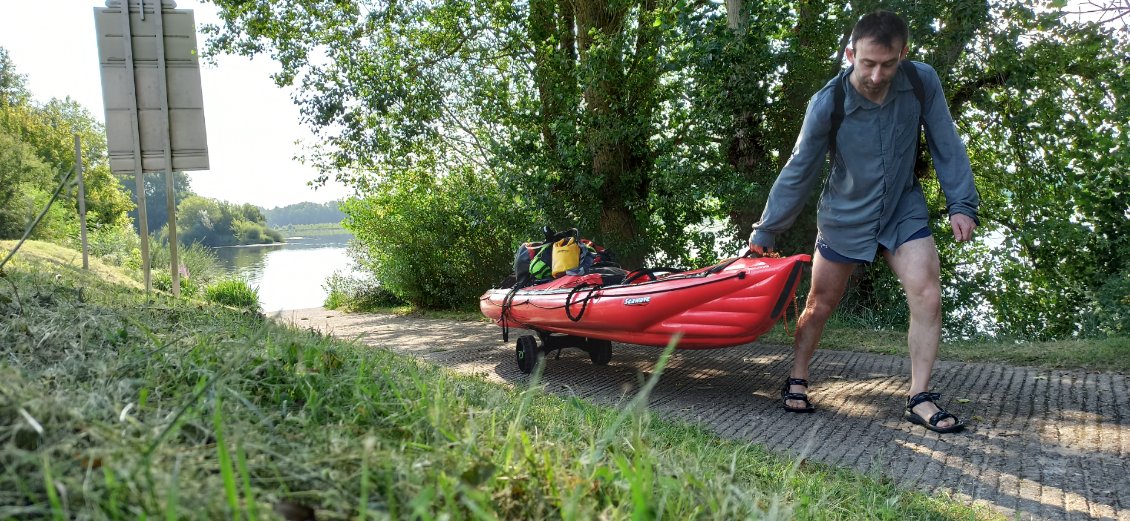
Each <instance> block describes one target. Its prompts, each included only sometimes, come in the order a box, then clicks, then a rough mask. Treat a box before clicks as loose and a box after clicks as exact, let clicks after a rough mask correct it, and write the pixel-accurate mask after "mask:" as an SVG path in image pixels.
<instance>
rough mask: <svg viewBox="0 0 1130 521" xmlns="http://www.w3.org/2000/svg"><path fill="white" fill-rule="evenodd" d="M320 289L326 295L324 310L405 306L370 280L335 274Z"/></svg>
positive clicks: (357, 309) (378, 283)
mask: <svg viewBox="0 0 1130 521" xmlns="http://www.w3.org/2000/svg"><path fill="white" fill-rule="evenodd" d="M322 288H323V289H325V290H326V293H327V294H326V301H325V303H324V304H323V306H325V307H326V309H342V310H348V311H369V310H373V309H378V308H387V307H394V306H403V305H404V304H406V302H404V300H402V299H400V298H399V297H397V296H396V295H395V294H393V293H392V292H391V291H389V290H388V289H387V288H385V287H384V286H382V285H381V283H380V282H378V281H377V280H376V279H372V278H368V279H357V278H353V277H350V276H348V275H343V274H341V273H336V272H335V273H334V274H333V275H331V276H330V277H329V278H328V279H326V283H325V284H323V285H322Z"/></svg>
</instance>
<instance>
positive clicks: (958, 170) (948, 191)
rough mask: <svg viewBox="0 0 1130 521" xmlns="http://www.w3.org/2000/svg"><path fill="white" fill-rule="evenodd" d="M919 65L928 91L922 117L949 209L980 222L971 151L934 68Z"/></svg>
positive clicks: (979, 200)
mask: <svg viewBox="0 0 1130 521" xmlns="http://www.w3.org/2000/svg"><path fill="white" fill-rule="evenodd" d="M916 65H917V66H918V70H919V76H921V77H922V83H923V84H924V87H925V91H926V110H925V113H924V114H923V116H922V117H923V120H924V121H925V123H926V143H927V144H928V145H929V147H930V156H931V157H932V158H933V160H934V170H935V171H936V172H937V174H938V183H939V184H941V186H942V193H944V194H945V196H946V211H947V212H948V213H949V215H953V214H955V213H960V214H965V215H968V216H969V217H972V218H973V220H974V221H975V222H980V221H979V220H978V217H977V209H978V207H979V206H980V203H981V199H980V196H979V195H978V194H977V188H976V187H975V186H974V184H973V169H972V167H971V166H970V164H969V154H968V153H967V152H966V151H965V143H963V142H962V141H961V138H960V137H959V136H958V135H957V126H956V125H955V124H954V122H953V118H952V117H951V116H950V111H949V106H947V105H946V99H945V96H944V95H942V82H941V80H940V79H939V78H938V73H937V72H936V71H935V70H934V68H933V67H930V66H929V65H925V64H916Z"/></svg>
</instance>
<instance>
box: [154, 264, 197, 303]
mask: <svg viewBox="0 0 1130 521" xmlns="http://www.w3.org/2000/svg"><path fill="white" fill-rule="evenodd" d="M152 282H153V289H157V290H160V291H164V292H166V293H172V291H173V277H172V275H170V274H169V271H168V270H155V271H154V272H153V278H152ZM179 282H180V295H181V296H182V297H195V296H196V295H197V294H199V293H200V285H199V284H197V283H196V281H195V280H193V279H191V278H189V277H185V276H184V275H183V274H182V275H181V277H180V280H179Z"/></svg>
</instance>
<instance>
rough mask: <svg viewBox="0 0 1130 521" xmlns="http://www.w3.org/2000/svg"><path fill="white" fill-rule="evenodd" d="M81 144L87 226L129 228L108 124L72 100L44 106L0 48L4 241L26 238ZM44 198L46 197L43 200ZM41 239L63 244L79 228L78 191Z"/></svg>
mask: <svg viewBox="0 0 1130 521" xmlns="http://www.w3.org/2000/svg"><path fill="white" fill-rule="evenodd" d="M76 134H77V135H78V136H79V138H80V140H81V145H82V147H81V152H82V158H83V162H84V164H83V179H84V184H85V188H86V208H87V220H88V222H89V223H90V224H91V225H92V226H102V225H107V226H117V225H120V224H122V223H125V222H128V221H127V217H126V211H127V210H128V209H129V208H130V204H131V203H130V200H129V198H128V196H127V195H126V194H125V193H124V192H122V190H121V189H120V187H119V185H118V182H117V180H116V179H114V177H113V176H112V175H111V174H110V169H109V163H108V159H107V157H106V136H105V133H104V131H103V128H102V125H101V124H100V123H99V122H98V121H97V120H96V119H95V118H94V116H92V115H91V114H90V113H89V112H88V111H87V110H86V109H85V108H83V107H82V106H81V105H79V104H78V102H76V101H74V100H72V99H70V98H68V99H65V100H59V99H52V100H50V101H48V102H47V103H44V104H39V103H36V102H34V101H33V100H32V99H31V93H30V92H29V91H27V88H26V80H25V78H24V77H23V76H22V75H20V74H19V73H18V72H17V71H16V70H15V66H14V65H13V64H12V63H11V60H10V59H9V58H8V54H7V52H6V51H4V50H3V49H0V238H5V237H7V238H10V237H18V236H20V235H22V233H23V231H24V229H25V228H26V226H27V224H28V223H29V222H30V221H31V219H32V217H33V216H35V215H37V214H38V213H39V212H40V211H42V209H43V207H44V206H43V205H44V204H45V203H46V202H47V200H48V199H49V197H50V194H52V193H54V192H55V189H56V188H57V187H58V184H59V182H60V181H62V179H63V177H65V175H66V174H67V173H69V172H72V171H73V170H74V165H75V148H74V136H75V135H76ZM44 194H46V196H45V195H44ZM55 205H56V206H57V208H58V210H56V209H54V208H53V209H52V210H51V213H50V214H48V215H47V217H46V221H45V222H44V223H43V224H42V225H41V227H40V228H39V229H37V230H36V232H35V235H34V236H35V237H41V238H51V239H54V240H64V239H65V238H66V237H67V236H68V234H69V232H70V231H71V230H77V224H78V216H77V214H78V190H77V189H76V188H75V185H74V184H73V182H72V184H71V185H69V186H68V187H67V189H65V190H64V191H63V192H62V194H61V196H60V198H59V200H58V201H56V203H55Z"/></svg>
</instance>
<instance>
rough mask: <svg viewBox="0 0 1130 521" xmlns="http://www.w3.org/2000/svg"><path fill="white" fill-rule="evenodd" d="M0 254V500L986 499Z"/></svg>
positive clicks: (463, 513) (327, 504) (913, 512)
mask: <svg viewBox="0 0 1130 521" xmlns="http://www.w3.org/2000/svg"><path fill="white" fill-rule="evenodd" d="M6 271H7V273H6V274H5V276H4V277H3V278H2V279H0V317H2V321H0V354H2V355H3V356H2V358H0V518H13V517H14V518H46V517H53V518H60V519H64V518H89V519H139V518H153V517H164V518H165V519H178V518H197V519H218V518H237V517H238V518H242V517H247V518H249V519H261V518H270V517H279V516H281V517H285V518H288V519H297V518H301V517H302V516H304V515H309V514H310V513H316V516H317V518H318V519H347V518H348V519H368V518H378V519H383V518H412V519H440V518H445V519H496V518H503V519H558V518H562V519H597V518H599V519H628V518H631V519H655V518H666V519H695V518H698V519H742V518H759V519H841V518H867V519H982V518H991V517H992V515H991V514H988V513H986V512H983V511H977V510H971V509H969V508H967V507H964V506H962V505H959V504H957V503H954V502H948V501H946V500H944V499H940V498H933V497H927V496H923V495H920V494H915V493H910V492H906V491H902V490H900V489H898V488H897V487H896V486H895V485H893V484H891V483H885V482H882V481H878V480H874V479H870V478H868V477H865V476H859V475H857V474H852V473H850V472H846V471H842V470H836V469H831V468H827V467H823V466H820V465H812V464H808V463H806V462H804V461H792V460H788V459H782V458H779V457H777V456H774V455H771V454H769V453H767V452H765V451H763V450H762V449H760V448H758V447H755V446H750V445H746V444H741V443H736V442H733V441H727V440H723V439H720V438H718V437H715V436H713V435H711V434H709V433H707V432H705V431H703V430H701V429H699V428H696V427H694V426H691V425H687V424H680V423H670V422H665V421H660V420H658V419H656V418H653V417H652V416H650V415H649V414H648V413H647V411H646V410H644V409H641V408H640V407H638V406H634V404H632V403H630V404H625V406H623V407H620V408H601V407H595V406H593V405H591V404H588V403H586V402H583V401H580V400H577V399H565V398H560V397H556V396H553V395H550V394H547V393H545V392H543V390H541V389H540V388H539V387H538V386H537V385H532V386H530V387H528V388H510V387H507V386H499V385H495V384H491V383H488V382H485V381H484V380H483V379H481V378H475V377H467V376H455V375H453V374H451V373H449V372H446V371H443V370H441V369H439V368H436V367H434V366H430V365H427V364H424V363H422V362H419V361H416V360H413V359H409V358H405V357H402V356H398V355H395V354H393V353H391V352H390V351H388V350H385V349H374V348H363V347H360V346H357V345H354V344H350V343H345V342H341V341H338V340H334V339H332V338H329V337H326V336H323V335H321V334H318V333H315V332H312V331H307V330H298V329H293V328H287V327H283V326H281V325H279V324H276V323H274V322H271V321H267V320H264V319H263V318H262V317H261V316H260V315H258V314H252V313H239V312H235V311H232V310H229V309H226V308H217V307H210V306H207V305H204V304H185V303H183V302H176V301H172V300H169V299H166V298H165V297H163V296H161V295H156V294H154V295H151V298H152V299H153V300H151V301H150V300H147V299H146V298H145V296H144V295H143V294H142V293H139V292H137V291H136V290H129V289H124V288H123V287H121V286H117V285H112V284H107V283H105V282H103V281H102V280H101V279H99V278H98V277H95V276H92V275H90V274H88V273H82V272H74V271H70V270H65V269H64V270H58V269H55V267H54V266H53V265H45V264H43V263H41V262H40V261H28V260H20V261H17V262H16V263H15V264H14V265H10V266H9V267H7V268H6ZM638 403H639V402H635V405H638Z"/></svg>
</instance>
